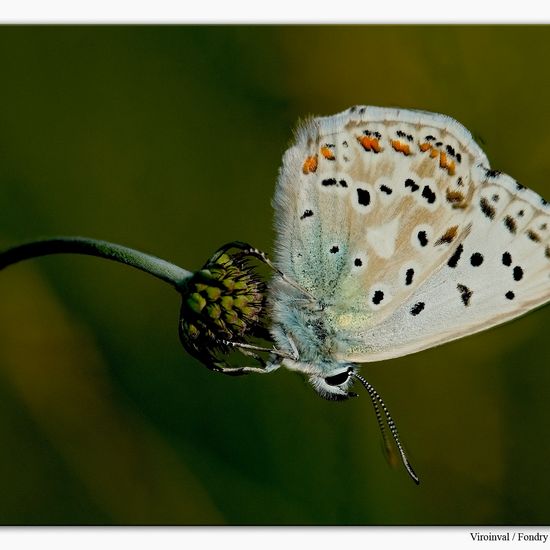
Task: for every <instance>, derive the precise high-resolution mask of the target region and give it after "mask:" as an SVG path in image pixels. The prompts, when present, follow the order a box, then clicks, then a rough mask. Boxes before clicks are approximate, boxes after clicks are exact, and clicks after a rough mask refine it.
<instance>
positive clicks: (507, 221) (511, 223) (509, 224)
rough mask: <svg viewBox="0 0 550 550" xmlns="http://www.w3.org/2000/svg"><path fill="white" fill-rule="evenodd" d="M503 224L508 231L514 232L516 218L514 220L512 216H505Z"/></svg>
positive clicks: (515, 229)
mask: <svg viewBox="0 0 550 550" xmlns="http://www.w3.org/2000/svg"><path fill="white" fill-rule="evenodd" d="M504 225H505V227H506V229H508V231H510V233H513V234H515V232H516V231H517V226H516V220H514V218H512V216H506V217H505V218H504Z"/></svg>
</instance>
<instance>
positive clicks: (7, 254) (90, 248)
mask: <svg viewBox="0 0 550 550" xmlns="http://www.w3.org/2000/svg"><path fill="white" fill-rule="evenodd" d="M49 254H86V255H88V256H98V257H99V258H105V259H107V260H113V261H115V262H119V263H122V264H126V265H129V266H132V267H135V268H137V269H140V270H141V271H145V272H146V273H149V274H150V275H153V276H154V277H157V278H158V279H161V280H163V281H165V282H167V283H169V284H171V285H172V286H173V287H175V288H176V289H177V290H179V289H180V288H181V286H182V284H183V283H184V282H185V281H186V280H187V279H189V278H190V277H191V276H192V275H193V274H192V273H191V272H190V271H187V270H185V269H182V268H181V267H178V266H177V265H174V264H171V263H169V262H166V261H165V260H161V259H160V258H156V257H155V256H151V255H149V254H145V253H143V252H139V251H138V250H134V249H132V248H128V247H126V246H122V245H120V244H114V243H109V242H107V241H98V240H95V239H87V238H85V237H56V238H53V239H44V240H40V241H33V242H30V243H25V244H22V245H19V246H14V247H13V248H8V250H5V251H4V252H0V270H2V269H4V268H5V267H7V266H9V265H12V264H15V263H17V262H20V261H22V260H28V259H30V258H36V257H38V256H47V255H49Z"/></svg>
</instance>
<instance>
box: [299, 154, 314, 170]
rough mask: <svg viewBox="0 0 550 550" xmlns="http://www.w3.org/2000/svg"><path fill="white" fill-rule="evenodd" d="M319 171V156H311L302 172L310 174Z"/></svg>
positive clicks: (305, 162)
mask: <svg viewBox="0 0 550 550" xmlns="http://www.w3.org/2000/svg"><path fill="white" fill-rule="evenodd" d="M316 170H317V155H311V156H310V157H307V158H306V160H305V161H304V164H303V166H302V172H303V173H304V174H310V173H311V172H315V171H316Z"/></svg>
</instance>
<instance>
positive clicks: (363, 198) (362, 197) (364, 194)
mask: <svg viewBox="0 0 550 550" xmlns="http://www.w3.org/2000/svg"><path fill="white" fill-rule="evenodd" d="M357 202H358V203H359V204H360V205H362V206H368V205H369V204H370V193H369V192H368V191H367V190H366V189H357Z"/></svg>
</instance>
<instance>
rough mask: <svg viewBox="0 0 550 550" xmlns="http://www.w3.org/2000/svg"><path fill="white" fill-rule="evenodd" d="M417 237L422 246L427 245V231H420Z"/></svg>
mask: <svg viewBox="0 0 550 550" xmlns="http://www.w3.org/2000/svg"><path fill="white" fill-rule="evenodd" d="M417 237H418V242H419V243H420V246H426V245H427V244H428V236H427V235H426V231H419V232H418V235H417Z"/></svg>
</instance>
